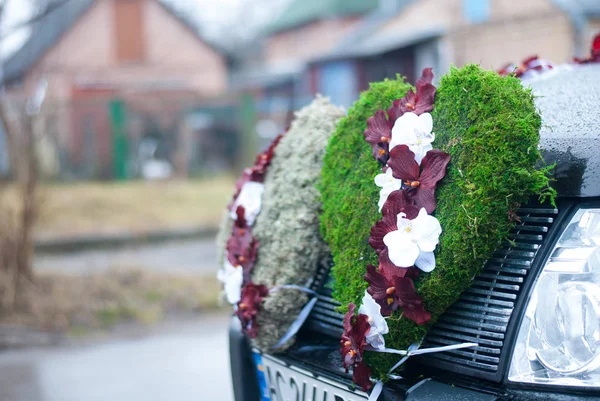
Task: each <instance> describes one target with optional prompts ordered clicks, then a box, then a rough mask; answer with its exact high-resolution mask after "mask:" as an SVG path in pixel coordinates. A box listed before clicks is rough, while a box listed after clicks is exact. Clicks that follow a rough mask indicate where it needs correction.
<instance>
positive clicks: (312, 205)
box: [217, 96, 344, 351]
mask: <svg viewBox="0 0 600 401" xmlns="http://www.w3.org/2000/svg"><path fill="white" fill-rule="evenodd" d="M343 116H344V112H343V110H341V109H339V108H337V107H335V106H333V105H332V104H331V103H330V102H329V101H328V100H327V99H326V98H323V97H319V96H318V97H317V98H316V99H315V100H314V101H313V102H312V103H311V104H310V105H308V106H306V107H305V108H303V109H301V110H300V111H298V112H296V114H295V119H294V121H293V122H292V124H291V126H290V128H289V130H288V131H287V132H286V133H285V135H283V136H282V137H281V139H280V140H276V142H275V143H274V144H273V145H272V146H271V147H270V149H269V150H267V151H266V152H265V153H263V154H266V155H270V156H269V163H268V165H267V166H265V168H264V169H263V171H264V177H261V178H260V181H261V182H262V183H263V185H264V192H262V194H261V200H260V203H261V206H260V212H259V213H258V214H257V215H256V219H255V221H254V223H253V224H252V223H250V224H249V226H251V227H248V229H246V230H245V231H244V236H248V235H250V231H251V236H252V238H253V239H254V242H253V241H251V240H249V239H247V240H244V238H243V236H242V237H240V236H237V235H236V234H237V231H236V230H239V228H240V227H238V225H239V218H238V219H237V220H233V219H232V218H233V215H231V210H232V209H233V208H234V207H235V205H236V202H235V200H236V199H237V197H238V196H239V193H240V189H241V188H242V186H243V183H244V182H245V179H244V177H246V176H248V174H249V173H248V170H247V171H246V172H245V174H244V176H243V177H242V179H241V181H240V182H239V183H238V185H237V187H238V188H237V190H236V194H235V195H234V198H233V201H232V203H231V204H230V206H229V208H228V210H227V213H226V216H225V218H224V221H223V223H222V225H221V231H220V233H219V235H218V240H217V242H218V249H219V251H218V252H219V254H221V255H226V257H225V258H223V259H222V260H220V261H219V263H220V265H221V266H224V268H223V269H222V271H223V270H227V268H228V266H227V263H226V260H227V259H229V262H231V263H232V264H235V263H236V260H235V259H232V258H231V255H232V254H241V255H245V256H246V258H245V259H247V260H244V261H243V262H248V261H251V262H252V264H251V266H249V267H248V268H247V269H246V270H247V274H246V277H245V278H244V283H243V286H242V289H241V296H239V298H240V299H239V302H236V303H237V311H236V314H237V315H238V317H239V318H240V320H241V321H242V326H243V329H244V331H245V332H246V334H247V335H248V336H249V337H251V338H252V341H253V344H254V345H255V346H256V347H257V348H259V349H260V350H262V351H273V350H274V347H275V346H277V351H282V350H284V349H285V348H287V347H289V346H290V345H291V344H293V337H292V338H289V340H287V341H285V343H283V344H281V345H278V343H279V342H280V340H281V339H282V338H283V337H284V335H286V333H287V332H288V329H289V327H290V325H291V324H292V323H293V322H294V320H295V319H296V317H297V316H298V314H299V313H300V311H301V310H302V308H303V306H304V305H305V304H306V303H307V301H308V299H309V296H308V295H307V294H305V293H303V292H301V291H298V289H297V288H286V286H290V285H292V286H299V287H307V286H309V285H310V280H311V279H312V277H313V276H314V274H315V272H316V270H317V269H318V268H319V267H320V266H321V265H328V264H329V263H330V259H331V258H330V251H329V248H328V247H327V244H325V242H324V240H323V238H322V237H321V235H320V223H319V216H320V214H321V199H320V193H319V191H318V190H317V189H316V183H317V181H318V180H319V178H320V174H321V167H322V165H323V157H324V155H325V148H326V146H327V143H328V140H329V137H330V136H331V135H332V133H333V131H334V130H335V126H336V123H337V121H338V120H339V119H340V118H341V117H343ZM271 156H272V157H271ZM260 160H261V155H259V157H258V158H257V162H258V161H260ZM266 167H268V169H267V168H266ZM253 169H255V168H253ZM244 228H246V227H244ZM249 228H251V230H250V229H249ZM237 237H240V238H241V240H242V241H241V242H242V244H241V246H235V245H236V243H235V242H236V241H235V240H236V238H237ZM252 244H255V246H256V248H255V250H254V251H250V250H248V249H247V248H250V247H252ZM232 245H233V247H232ZM236 248H241V250H237V249H236ZM249 255H253V256H252V257H250V256H249ZM227 256H229V258H227ZM238 259H239V258H238ZM239 264H240V265H241V266H244V263H239ZM229 270H231V267H229ZM221 276H224V274H223V273H222V274H221ZM223 281H226V279H224V280H223ZM225 286H226V287H227V283H226V284H225ZM238 294H239V293H238ZM237 298H238V297H236V299H235V300H237ZM240 305H241V306H240ZM243 309H244V310H245V311H244V310H243ZM250 312H251V313H250Z"/></svg>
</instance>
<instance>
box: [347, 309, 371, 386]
mask: <svg viewBox="0 0 600 401" xmlns="http://www.w3.org/2000/svg"><path fill="white" fill-rule="evenodd" d="M355 312H356V305H355V304H353V303H350V304H348V312H346V315H345V316H344V333H343V334H342V338H341V340H340V345H341V346H340V354H341V356H342V360H343V362H344V368H345V369H346V372H348V369H349V368H350V367H352V368H353V374H352V378H353V379H354V382H355V383H356V384H358V385H359V386H361V387H362V388H363V391H367V390H368V389H369V388H371V386H372V384H371V382H370V380H369V375H370V370H369V367H368V366H366V364H365V363H364V362H363V360H362V357H363V352H364V349H365V345H366V344H367V333H368V332H369V329H370V328H371V325H370V324H369V317H368V316H367V315H363V314H358V315H357V316H355V314H354V313H355ZM363 365H364V366H363Z"/></svg>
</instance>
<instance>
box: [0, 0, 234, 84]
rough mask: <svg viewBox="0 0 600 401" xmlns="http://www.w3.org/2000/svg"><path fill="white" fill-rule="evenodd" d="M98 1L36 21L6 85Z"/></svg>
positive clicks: (8, 66) (70, 5) (83, 1)
mask: <svg viewBox="0 0 600 401" xmlns="http://www.w3.org/2000/svg"><path fill="white" fill-rule="evenodd" d="M96 1H97V0H72V1H68V2H66V3H64V4H61V5H58V6H57V7H56V8H54V9H52V11H51V12H49V13H48V14H47V15H45V16H44V17H43V18H40V19H38V20H36V21H34V22H33V23H32V24H31V25H30V26H31V34H30V35H29V38H28V39H27V41H26V42H25V44H24V45H23V46H22V47H21V48H20V49H19V50H17V51H16V52H15V53H14V54H13V55H12V57H11V58H10V59H8V60H7V61H6V62H5V63H4V69H3V76H2V81H3V82H10V81H14V80H17V79H19V78H21V77H22V76H23V75H24V74H26V73H27V71H29V69H30V68H31V67H32V66H33V65H34V64H35V63H36V62H37V61H38V60H39V59H40V58H41V57H42V56H43V55H44V54H45V53H46V52H47V51H48V50H50V49H51V48H52V47H53V46H54V45H55V44H56V43H57V42H58V40H59V39H60V38H61V37H62V36H63V35H64V34H65V33H66V32H68V31H69V30H70V29H71V28H72V27H73V25H75V23H76V22H77V21H78V20H79V19H80V18H81V17H82V16H83V15H84V14H85V13H86V11H88V10H89V9H90V8H91V7H92V6H93V5H94V4H95V3H96ZM158 2H159V4H160V5H161V6H162V7H163V8H164V9H165V10H167V11H168V12H169V13H171V14H173V15H174V16H175V17H177V19H178V20H179V21H181V22H182V23H183V24H184V25H185V26H186V27H187V28H189V29H190V30H191V31H193V33H194V34H196V35H197V36H198V37H199V38H200V39H201V40H202V41H204V42H205V43H207V44H208V45H210V46H211V47H213V48H215V49H216V50H217V51H219V52H221V53H223V50H221V49H219V48H217V47H216V46H215V45H214V44H212V43H210V42H208V41H207V40H206V39H204V38H203V37H201V35H200V33H199V29H198V26H196V25H195V23H194V22H192V21H191V20H190V19H189V18H187V17H186V16H184V15H182V14H181V13H180V12H179V11H177V10H176V9H175V8H174V7H173V6H171V5H170V4H169V3H167V2H163V1H161V0H158Z"/></svg>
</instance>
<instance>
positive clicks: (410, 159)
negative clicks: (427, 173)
mask: <svg viewBox="0 0 600 401" xmlns="http://www.w3.org/2000/svg"><path fill="white" fill-rule="evenodd" d="M388 166H390V168H391V169H392V175H393V176H394V178H398V179H401V180H408V181H418V180H419V171H420V168H419V164H418V163H417V162H416V160H415V154H414V153H413V152H412V151H411V150H410V149H409V148H408V146H406V145H399V146H396V147H395V148H394V149H392V150H391V151H390V159H389V160H388Z"/></svg>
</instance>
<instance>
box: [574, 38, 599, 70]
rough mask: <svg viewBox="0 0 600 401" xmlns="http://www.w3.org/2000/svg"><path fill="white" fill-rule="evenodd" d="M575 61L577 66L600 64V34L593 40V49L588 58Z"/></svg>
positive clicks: (575, 59)
mask: <svg viewBox="0 0 600 401" xmlns="http://www.w3.org/2000/svg"><path fill="white" fill-rule="evenodd" d="M573 61H574V62H575V63H577V64H588V63H600V33H599V34H598V35H596V36H595V37H594V39H593V40H592V49H591V52H590V56H589V57H587V58H577V57H575V58H574V59H573Z"/></svg>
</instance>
